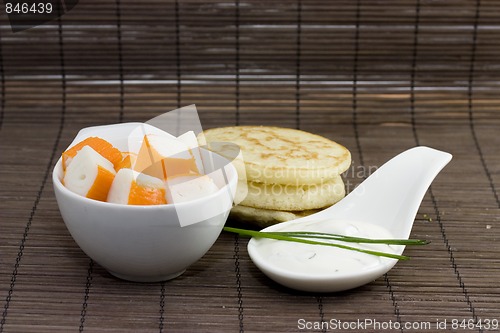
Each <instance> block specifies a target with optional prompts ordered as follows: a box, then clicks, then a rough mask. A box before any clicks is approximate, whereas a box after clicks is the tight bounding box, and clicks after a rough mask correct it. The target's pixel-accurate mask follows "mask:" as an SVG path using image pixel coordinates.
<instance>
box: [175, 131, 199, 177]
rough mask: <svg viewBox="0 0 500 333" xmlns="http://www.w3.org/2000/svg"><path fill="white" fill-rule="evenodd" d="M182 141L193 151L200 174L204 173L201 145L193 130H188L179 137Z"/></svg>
mask: <svg viewBox="0 0 500 333" xmlns="http://www.w3.org/2000/svg"><path fill="white" fill-rule="evenodd" d="M177 139H179V140H180V141H182V142H183V143H184V144H185V145H186V146H188V148H189V149H190V151H191V154H192V156H193V157H194V160H195V162H196V167H197V168H198V173H199V174H201V175H202V174H204V171H203V170H204V168H203V160H202V159H201V154H200V147H199V144H198V139H197V137H196V135H195V134H194V132H193V131H189V132H186V133H184V134H182V135H180V136H178V137H177Z"/></svg>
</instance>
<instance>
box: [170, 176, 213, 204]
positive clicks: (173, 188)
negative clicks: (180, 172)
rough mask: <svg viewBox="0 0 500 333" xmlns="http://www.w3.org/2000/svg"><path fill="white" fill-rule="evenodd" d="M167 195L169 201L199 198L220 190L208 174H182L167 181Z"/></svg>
mask: <svg viewBox="0 0 500 333" xmlns="http://www.w3.org/2000/svg"><path fill="white" fill-rule="evenodd" d="M166 187H167V192H166V197H167V201H168V202H169V203H179V202H184V201H189V200H194V199H198V198H201V197H204V196H207V195H210V194H212V193H215V192H217V191H218V190H219V188H218V187H217V185H215V183H214V182H213V180H212V179H211V178H210V177H208V176H206V175H203V176H180V177H175V178H172V179H169V180H167V181H166Z"/></svg>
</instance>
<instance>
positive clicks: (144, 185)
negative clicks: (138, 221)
mask: <svg viewBox="0 0 500 333" xmlns="http://www.w3.org/2000/svg"><path fill="white" fill-rule="evenodd" d="M107 201H108V202H113V203H118V204H125V205H127V204H128V205H160V204H166V203H167V200H166V197H165V183H164V182H163V181H162V180H161V179H158V178H155V177H151V176H149V175H145V174H140V173H138V172H136V171H134V170H132V169H121V170H120V171H118V173H117V174H116V177H115V179H114V181H113V184H112V185H111V189H110V190H109V194H108V198H107Z"/></svg>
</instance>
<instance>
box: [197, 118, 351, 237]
mask: <svg viewBox="0 0 500 333" xmlns="http://www.w3.org/2000/svg"><path fill="white" fill-rule="evenodd" d="M204 135H205V140H206V142H207V143H208V144H209V145H210V142H230V143H234V144H236V145H238V146H239V147H240V149H241V152H242V156H243V161H244V168H243V170H241V168H240V170H238V173H239V178H240V179H243V181H245V182H246V183H245V184H240V185H244V186H240V188H245V191H243V192H244V193H245V195H244V197H243V198H241V199H238V200H236V202H239V204H238V205H236V206H235V207H234V208H233V209H232V211H231V215H232V217H236V218H239V219H240V220H244V221H250V222H252V223H254V224H255V225H258V226H261V227H265V226H267V225H271V224H274V223H278V222H283V221H287V220H291V219H294V218H297V217H301V216H305V215H308V214H310V213H312V212H315V211H317V210H320V209H322V208H325V207H328V206H331V205H332V204H334V203H336V202H337V201H339V200H340V199H342V198H343V197H344V195H345V187H344V183H343V181H342V178H341V176H340V175H341V173H342V172H344V171H345V170H347V168H348V167H349V166H350V164H351V154H350V153H349V151H348V150H347V149H346V148H345V147H343V146H342V145H339V144H338V143H336V142H334V141H331V140H329V139H327V138H324V137H322V136H319V135H315V134H312V133H308V132H304V131H300V130H295V129H290V128H280V127H266V126H234V127H222V128H214V129H209V130H207V131H205V132H204ZM240 200H241V201H240Z"/></svg>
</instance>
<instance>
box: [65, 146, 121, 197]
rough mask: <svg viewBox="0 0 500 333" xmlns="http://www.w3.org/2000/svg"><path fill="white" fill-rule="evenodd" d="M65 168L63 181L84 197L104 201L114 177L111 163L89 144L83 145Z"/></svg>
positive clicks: (71, 189) (70, 188)
mask: <svg viewBox="0 0 500 333" xmlns="http://www.w3.org/2000/svg"><path fill="white" fill-rule="evenodd" d="M72 160H73V161H72V162H71V163H70V164H69V165H68V167H67V168H66V171H65V173H64V178H63V183H64V185H65V186H66V187H67V188H68V189H69V190H70V191H73V192H75V193H77V194H79V195H82V196H84V197H87V198H90V199H95V200H100V201H105V200H106V198H107V196H108V191H109V188H110V187H111V183H112V182H113V179H114V177H115V174H116V172H115V169H114V167H113V163H111V162H110V161H109V160H107V159H106V158H104V157H103V156H102V155H101V154H99V153H98V152H97V151H95V150H94V149H93V148H91V147H90V146H84V147H82V148H81V149H80V150H78V152H77V153H76V155H75V156H74V157H73V158H72Z"/></svg>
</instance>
